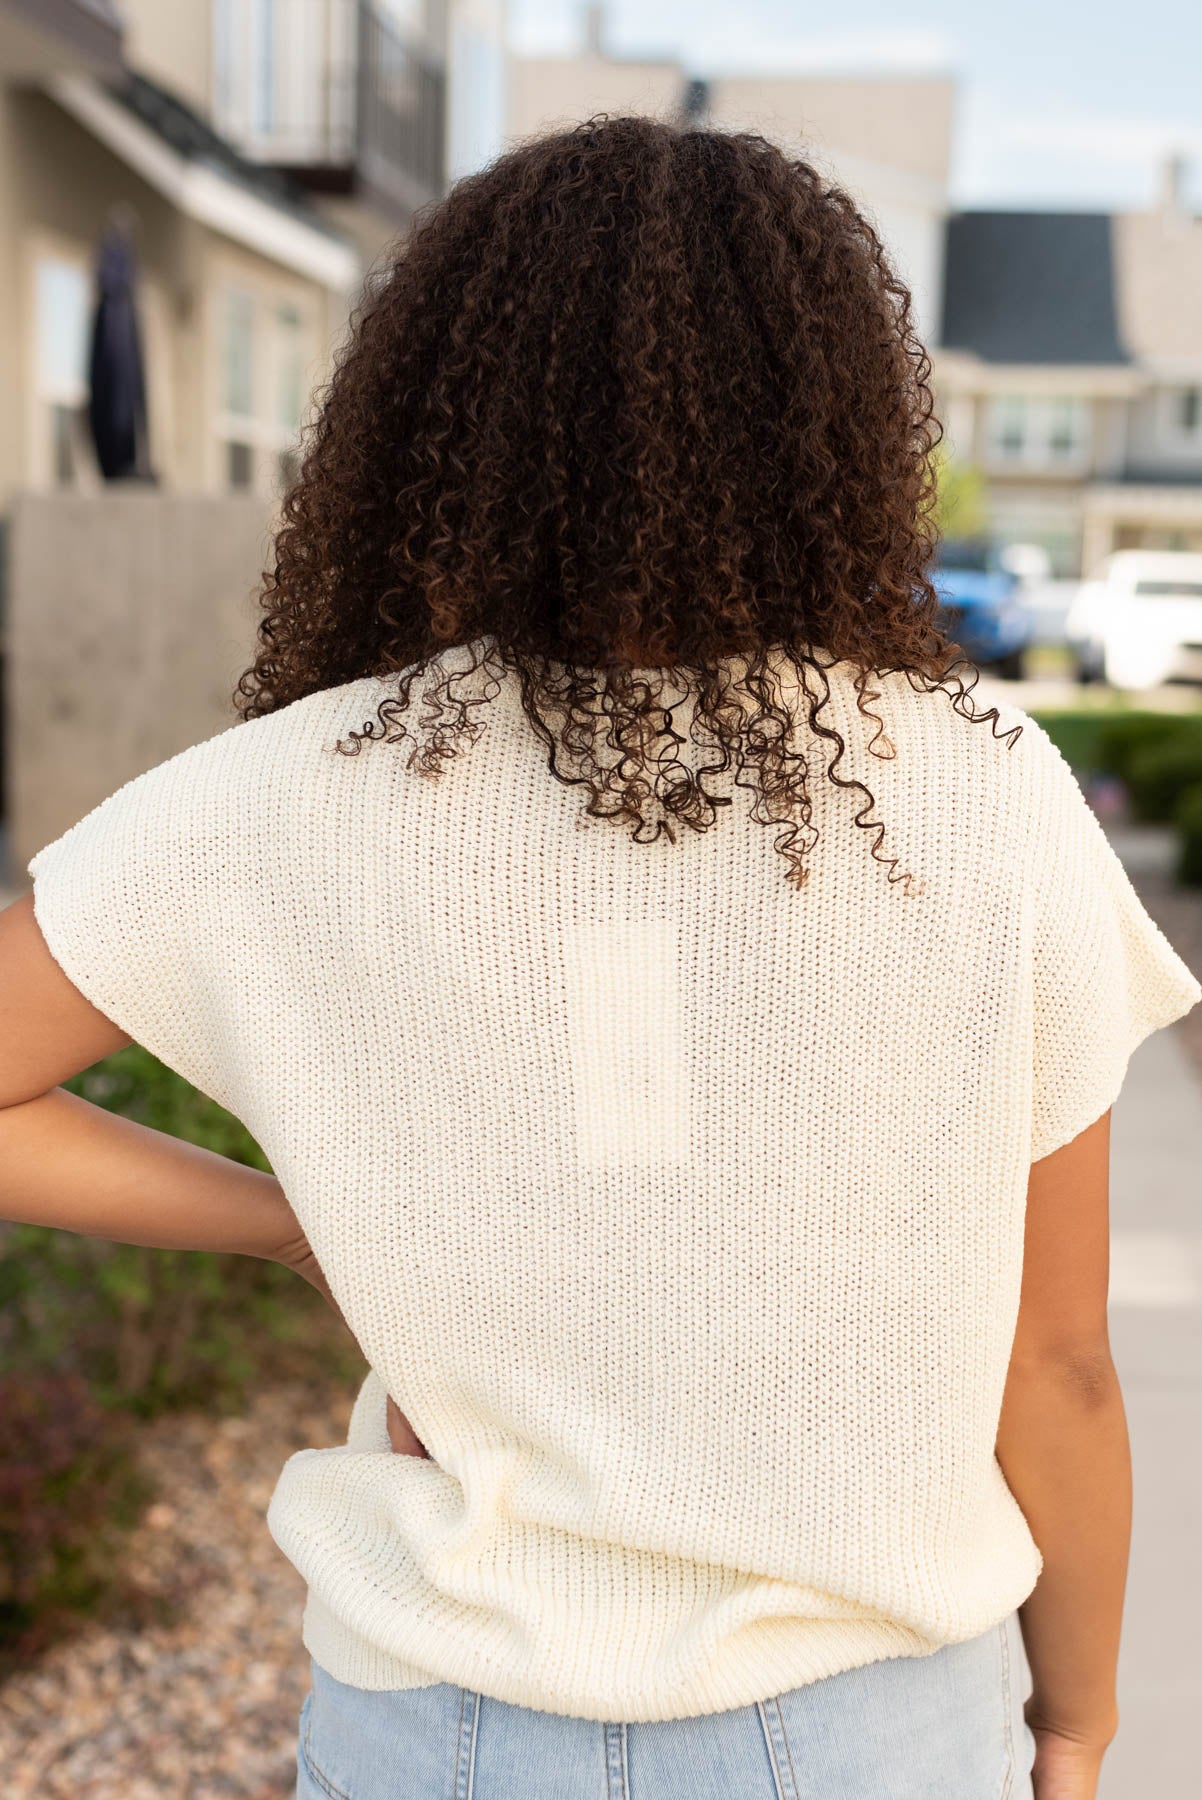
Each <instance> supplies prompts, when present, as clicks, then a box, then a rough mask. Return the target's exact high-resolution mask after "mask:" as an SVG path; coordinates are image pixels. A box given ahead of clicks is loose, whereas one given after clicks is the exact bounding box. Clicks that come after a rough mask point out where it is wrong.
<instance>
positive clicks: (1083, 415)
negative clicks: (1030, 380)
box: [985, 388, 1093, 474]
mask: <svg viewBox="0 0 1202 1800" xmlns="http://www.w3.org/2000/svg"><path fill="white" fill-rule="evenodd" d="M1016 407H1017V408H1021V409H1022V412H1021V415H1020V416H1021V417H1022V418H1023V431H1022V438H1021V445H1020V447H1019V448H1018V449H1017V450H1016V451H1014V452H1010V451H1007V450H1005V449H1003V447H1002V440H1003V429H1004V427H1003V420H1004V418H1005V416H1006V414H1007V412H1010V411H1011V410H1012V409H1014V408H1016ZM1061 408H1067V409H1068V410H1069V417H1070V419H1071V421H1072V424H1071V429H1070V434H1069V438H1068V445H1067V449H1066V450H1065V451H1064V452H1061V453H1057V452H1054V451H1053V448H1052V446H1053V443H1054V440H1055V432H1056V423H1055V421H1056V415H1057V412H1058V410H1059V409H1061ZM1092 424H1093V410H1092V401H1091V399H1090V397H1089V396H1087V395H1084V394H1074V393H1071V392H1068V393H1066V392H1064V391H1061V392H1049V393H1038V392H1031V391H1028V390H1024V389H1020V388H1003V389H999V390H998V391H997V392H995V393H992V394H989V395H988V396H987V400H986V408H985V447H986V457H987V462H988V467H989V468H990V469H994V470H999V471H1005V470H1008V469H1013V470H1020V471H1024V472H1025V471H1031V470H1039V471H1040V472H1041V473H1057V472H1064V473H1066V474H1080V473H1081V472H1082V471H1083V470H1085V469H1087V468H1088V466H1089V460H1090V441H1091V428H1092Z"/></svg>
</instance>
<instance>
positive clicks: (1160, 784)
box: [1126, 720, 1202, 824]
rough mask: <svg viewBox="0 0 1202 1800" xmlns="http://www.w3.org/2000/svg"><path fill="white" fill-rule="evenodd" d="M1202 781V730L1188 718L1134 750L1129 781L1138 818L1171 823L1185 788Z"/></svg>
mask: <svg viewBox="0 0 1202 1800" xmlns="http://www.w3.org/2000/svg"><path fill="white" fill-rule="evenodd" d="M1199 781H1202V730H1200V729H1199V728H1198V726H1197V725H1193V726H1192V727H1191V726H1189V725H1188V724H1187V722H1186V721H1184V720H1183V721H1181V722H1180V728H1179V730H1177V731H1176V732H1174V733H1173V734H1172V735H1171V736H1168V735H1166V736H1164V737H1162V738H1161V739H1160V740H1159V741H1158V742H1156V743H1151V744H1145V745H1144V746H1143V748H1142V749H1139V750H1135V751H1133V752H1132V754H1131V757H1130V760H1129V762H1128V765H1127V774H1126V785H1127V792H1128V795H1129V797H1130V801H1131V811H1132V813H1133V815H1134V816H1135V818H1137V819H1142V820H1144V821H1145V822H1146V823H1149V824H1167V823H1169V822H1170V821H1171V820H1172V819H1173V817H1174V815H1175V813H1176V810H1177V802H1178V800H1179V798H1180V796H1181V795H1182V793H1183V792H1184V791H1185V789H1186V788H1188V787H1192V786H1193V785H1194V783H1195V782H1199Z"/></svg>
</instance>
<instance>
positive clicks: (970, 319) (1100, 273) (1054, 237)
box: [941, 212, 1131, 363]
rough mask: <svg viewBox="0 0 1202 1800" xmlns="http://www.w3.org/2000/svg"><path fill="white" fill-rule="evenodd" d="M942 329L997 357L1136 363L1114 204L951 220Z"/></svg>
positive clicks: (964, 345) (950, 342)
mask: <svg viewBox="0 0 1202 1800" xmlns="http://www.w3.org/2000/svg"><path fill="white" fill-rule="evenodd" d="M942 320H943V325H942V338H941V341H942V343H943V345H944V347H945V348H946V349H948V350H972V351H975V352H976V354H977V355H978V356H981V357H983V358H984V359H985V361H986V362H994V363H1126V362H1130V361H1131V357H1130V355H1129V354H1128V352H1127V350H1126V348H1125V347H1124V345H1123V342H1122V339H1121V336H1120V333H1119V325H1118V309H1117V305H1116V300H1115V273H1114V247H1113V242H1112V233H1111V222H1110V215H1109V214H1108V213H1050V212H962V213H953V215H952V216H951V218H950V219H949V220H948V222H947V240H946V258H945V264H944V278H943V311H942Z"/></svg>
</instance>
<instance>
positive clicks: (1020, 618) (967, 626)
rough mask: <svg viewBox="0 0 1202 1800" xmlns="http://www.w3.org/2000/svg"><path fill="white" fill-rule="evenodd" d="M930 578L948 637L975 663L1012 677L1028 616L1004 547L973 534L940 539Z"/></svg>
mask: <svg viewBox="0 0 1202 1800" xmlns="http://www.w3.org/2000/svg"><path fill="white" fill-rule="evenodd" d="M932 581H933V582H934V585H935V590H936V592H937V594H938V595H939V602H940V606H939V614H940V624H941V625H942V627H943V629H944V630H945V631H946V633H947V635H948V637H949V638H951V639H952V641H953V642H954V643H957V644H959V645H960V647H961V649H962V650H963V651H964V654H965V655H966V656H967V657H968V659H969V661H970V662H971V663H973V664H974V665H975V666H976V667H977V668H979V669H982V670H986V669H988V670H991V671H992V672H993V673H995V674H997V675H1001V676H1003V677H1005V679H1007V680H1017V679H1018V678H1019V677H1020V676H1021V675H1022V672H1023V652H1024V651H1025V650H1026V648H1027V645H1028V644H1029V643H1030V641H1031V636H1032V620H1031V615H1030V614H1029V612H1028V611H1027V609H1026V608H1025V607H1024V606H1023V604H1022V600H1021V598H1020V589H1021V580H1020V577H1019V575H1018V574H1016V573H1015V571H1014V569H1013V568H1008V567H1007V566H1006V560H1005V548H1004V546H1001V545H997V544H994V543H991V542H989V541H988V540H986V539H978V538H949V539H945V540H944V541H943V543H942V544H940V546H939V552H938V556H937V559H936V563H935V568H934V571H933V573H932Z"/></svg>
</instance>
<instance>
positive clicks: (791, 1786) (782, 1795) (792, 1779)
mask: <svg viewBox="0 0 1202 1800" xmlns="http://www.w3.org/2000/svg"><path fill="white" fill-rule="evenodd" d="M755 1706H756V1711H757V1712H758V1713H759V1715H760V1724H761V1726H762V1727H763V1732H764V1741H765V1743H766V1744H767V1746H768V1760H769V1762H770V1763H771V1764H772V1779H773V1782H774V1783H775V1785H776V1792H777V1797H778V1800H797V1773H796V1771H795V1769H794V1767H793V1752H792V1751H791V1750H790V1748H789V1739H788V1737H787V1736H786V1733H785V1721H784V1719H783V1717H782V1716H781V1710H780V1707H779V1706H778V1705H777V1702H776V1699H775V1697H773V1698H772V1699H770V1700H757V1701H756V1703H755ZM769 1707H771V1708H772V1712H771V1713H769V1711H768V1708H769ZM774 1722H775V1727H774ZM778 1735H779V1738H780V1744H779V1746H778V1744H777V1736H778ZM782 1750H783V1752H784V1757H785V1763H787V1764H788V1769H789V1776H788V1781H787V1782H786V1779H785V1770H784V1766H783V1765H782V1763H781V1757H780V1753H781V1751H782Z"/></svg>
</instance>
